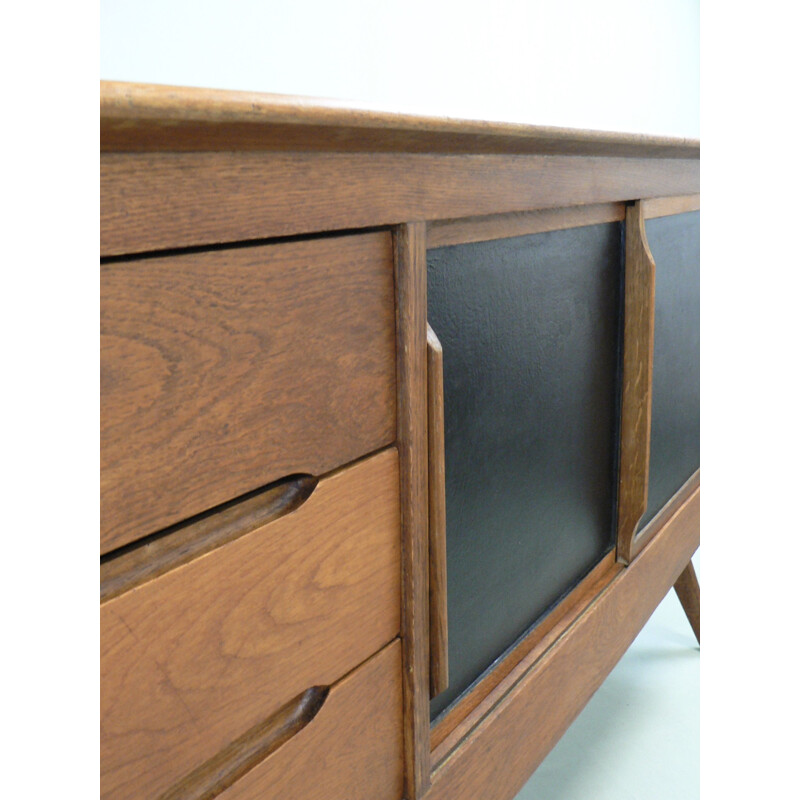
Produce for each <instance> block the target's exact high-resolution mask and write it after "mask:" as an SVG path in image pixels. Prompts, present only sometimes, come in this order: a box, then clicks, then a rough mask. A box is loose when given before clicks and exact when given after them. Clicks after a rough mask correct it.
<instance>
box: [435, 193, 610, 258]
mask: <svg viewBox="0 0 800 800" xmlns="http://www.w3.org/2000/svg"><path fill="white" fill-rule="evenodd" d="M623 219H625V205H624V204H623V203H599V204H597V205H588V206H572V207H570V208H544V209H541V210H539V211H526V212H518V213H512V214H492V215H490V216H487V217H470V218H466V219H445V220H435V221H433V222H431V224H430V225H429V226H428V247H429V248H434V247H446V246H449V245H454V244H469V243H470V242H487V241H490V240H493V239H507V238H510V237H513V236H528V235H530V234H532V233H544V232H546V231H558V230H564V229H566V228H578V227H581V226H582V225H600V224H602V223H606V222H621V221H622V220H623Z"/></svg>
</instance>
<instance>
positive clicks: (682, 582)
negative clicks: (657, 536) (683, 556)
mask: <svg viewBox="0 0 800 800" xmlns="http://www.w3.org/2000/svg"><path fill="white" fill-rule="evenodd" d="M674 588H675V593H676V594H677V595H678V599H679V600H680V601H681V605H682V606H683V610H684V611H685V612H686V616H687V618H688V620H689V624H690V625H691V626H692V630H693V631H694V635H695V636H696V637H697V644H700V584H699V583H698V581H697V574H696V573H695V571H694V564H692V562H691V561H690V562H689V563H688V564H687V565H686V569H685V570H684V571H683V572H681V574H680V576H679V577H678V580H677V581H676V582H675V587H674Z"/></svg>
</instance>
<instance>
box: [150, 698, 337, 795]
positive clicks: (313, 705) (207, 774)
mask: <svg viewBox="0 0 800 800" xmlns="http://www.w3.org/2000/svg"><path fill="white" fill-rule="evenodd" d="M329 691H330V687H328V686H312V687H311V688H310V689H306V690H305V691H304V692H303V693H302V694H300V695H299V696H298V697H296V698H294V699H293V700H290V701H289V702H288V703H287V704H286V705H285V706H284V707H283V708H281V709H280V710H279V711H278V712H276V713H275V714H273V715H272V716H271V717H268V718H267V719H266V720H264V721H263V722H259V723H258V724H257V725H254V726H253V727H252V728H250V730H248V731H246V732H245V733H244V734H242V735H241V736H240V737H239V738H238V739H234V740H233V741H232V742H231V743H230V744H229V745H226V746H225V747H224V748H223V749H222V750H220V751H219V752H218V753H217V754H216V755H215V756H213V757H212V758H210V759H209V760H208V761H206V762H205V763H204V764H201V765H200V766H199V767H198V768H197V769H196V770H194V771H193V772H191V773H190V774H189V775H187V776H186V777H185V778H183V779H182V780H181V781H179V782H178V783H176V784H175V785H174V786H173V787H172V788H170V789H168V790H167V791H166V792H165V793H164V794H163V795H161V797H160V798H159V800H212V798H214V797H216V796H217V795H219V794H220V793H221V792H222V791H224V790H225V789H227V788H228V787H229V786H231V785H232V784H234V783H235V782H236V781H237V780H238V779H239V778H241V777H242V776H244V775H246V774H247V773H248V772H249V771H250V770H251V769H253V768H254V767H256V766H258V765H259V764H260V763H261V762H262V761H263V760H264V759H265V758H267V757H268V756H269V755H270V754H271V753H274V752H275V751H276V750H277V749H278V748H279V747H281V745H283V744H285V743H286V742H288V741H289V739H291V738H292V737H293V736H296V735H297V734H298V733H299V732H300V731H301V730H303V728H305V726H306V725H308V724H309V722H311V720H313V719H314V717H315V716H316V715H317V714H318V713H319V710H320V709H321V708H322V705H323V703H324V702H325V700H326V699H327V697H328V693H329Z"/></svg>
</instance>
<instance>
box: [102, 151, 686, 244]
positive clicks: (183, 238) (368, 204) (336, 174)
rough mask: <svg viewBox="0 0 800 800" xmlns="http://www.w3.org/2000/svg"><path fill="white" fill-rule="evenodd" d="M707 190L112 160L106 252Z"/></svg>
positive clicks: (576, 176)
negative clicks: (222, 199) (221, 199)
mask: <svg viewBox="0 0 800 800" xmlns="http://www.w3.org/2000/svg"><path fill="white" fill-rule="evenodd" d="M400 176H402V180H401V179H400ZM699 180H700V177H699V166H698V161H697V160H694V159H652V158H649V159H648V158H618V157H608V158H601V157H590V156H587V157H585V158H575V157H573V156H562V155H552V156H522V155H517V156H502V155H463V156H454V155H426V154H396V153H368V154H367V153H262V152H208V153H167V152H165V153H104V154H103V155H102V156H101V158H100V213H101V223H100V235H101V244H100V251H101V253H102V255H115V254H120V253H132V252H141V251H148V250H159V249H164V248H177V247H189V246H195V245H205V244H215V243H220V242H229V241H237V240H245V239H260V238H265V237H274V236H288V235H294V234H303V233H314V232H318V231H333V230H337V229H345V228H363V227H368V226H378V225H392V224H397V223H403V222H404V221H406V220H437V219H453V218H455V217H472V216H479V215H485V214H498V213H505V212H512V211H530V210H535V209H540V208H559V207H564V206H570V205H586V204H596V203H608V202H619V201H625V200H629V199H631V198H635V197H655V196H662V195H672V194H678V195H681V194H687V193H690V192H696V191H697V189H698V187H699ZM220 197H224V198H225V203H223V204H221V203H220V202H219V198H220Z"/></svg>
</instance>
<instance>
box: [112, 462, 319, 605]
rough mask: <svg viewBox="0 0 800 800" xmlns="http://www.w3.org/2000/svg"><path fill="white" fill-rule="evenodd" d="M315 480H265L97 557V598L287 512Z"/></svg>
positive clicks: (149, 577)
mask: <svg viewBox="0 0 800 800" xmlns="http://www.w3.org/2000/svg"><path fill="white" fill-rule="evenodd" d="M317 483H318V480H317V479H316V478H312V477H310V476H303V477H300V478H295V479H293V480H289V481H279V482H278V483H276V484H270V486H269V487H267V488H265V489H264V490H263V491H259V492H256V493H255V494H254V495H252V496H251V495H248V496H247V497H246V498H244V499H242V500H239V501H236V502H233V503H226V504H225V505H224V506H222V507H221V508H219V509H215V510H212V511H211V512H210V513H208V514H201V515H200V517H199V518H195V519H192V520H191V521H189V522H187V523H186V524H180V525H176V526H175V527H174V528H168V529H167V530H166V531H164V532H163V533H162V534H158V535H156V536H150V537H147V538H145V539H143V540H142V541H141V542H137V543H136V544H135V545H134V546H132V547H130V548H123V549H122V551H118V554H116V555H114V556H113V557H112V558H109V559H107V560H106V559H104V560H102V561H101V562H100V602H101V603H104V602H106V601H107V600H110V599H111V598H112V597H117V596H118V595H120V594H122V593H123V592H127V591H129V590H130V589H132V588H133V587H134V586H138V585H139V584H140V583H146V582H147V581H149V580H152V579H153V578H157V577H158V576H159V575H163V574H164V573H165V572H169V571H170V570H171V569H175V568H176V567H179V566H181V565H182V564H187V563H188V562H189V561H193V560H194V559H195V558H199V557H200V556H202V555H205V554H206V553H208V552H210V551H211V550H215V549H216V548H217V547H222V545H225V544H227V543H228V542H232V541H233V540H234V539H238V538H239V537H240V536H244V535H245V534H246V533H250V532H251V531H253V530H255V529H256V528H260V527H261V526H262V525H266V524H267V523H268V522H272V521H273V520H275V519H278V518H279V517H282V516H283V515H284V514H290V513H291V512H292V511H295V510H296V509H298V508H299V507H300V506H301V505H302V504H303V503H304V502H305V501H306V500H308V498H309V496H310V495H311V492H313V491H314V489H315V488H316V486H317Z"/></svg>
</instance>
